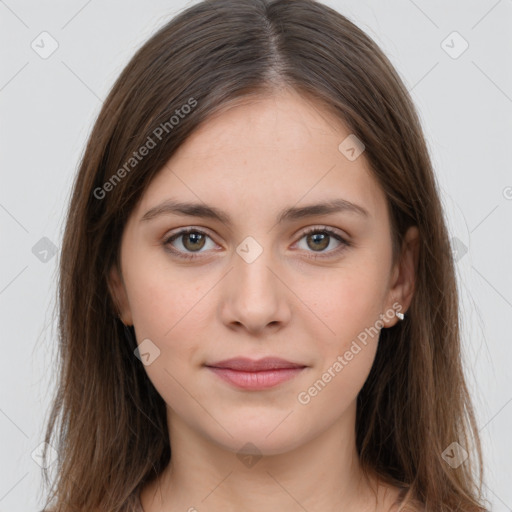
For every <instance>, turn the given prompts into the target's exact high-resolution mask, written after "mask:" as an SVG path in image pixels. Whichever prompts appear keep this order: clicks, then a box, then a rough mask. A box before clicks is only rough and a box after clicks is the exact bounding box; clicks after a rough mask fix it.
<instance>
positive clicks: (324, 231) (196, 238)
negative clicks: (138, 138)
mask: <svg viewBox="0 0 512 512" xmlns="http://www.w3.org/2000/svg"><path fill="white" fill-rule="evenodd" d="M304 238H305V239H306V247H305V248H304V247H302V248H301V249H304V250H305V251H306V252H310V253H313V254H312V255H310V256H308V258H312V259H315V258H327V257H332V256H333V255H338V254H339V253H340V252H341V251H342V250H343V249H345V248H346V247H348V246H350V243H349V242H347V241H346V240H345V239H344V238H343V237H342V236H341V235H340V234H339V233H338V232H337V231H335V230H334V229H332V228H329V227H327V226H323V227H315V228H310V229H308V230H307V231H305V232H303V233H302V236H301V238H300V239H299V242H300V241H302V239H304ZM208 239H209V240H211V237H210V236H209V235H208V234H207V233H206V232H205V231H202V230H201V229H198V228H187V229H182V230H180V231H178V232H177V233H174V234H172V235H171V236H169V237H167V238H166V239H165V240H164V242H163V244H164V246H165V247H166V250H168V251H169V252H171V253H172V254H173V255H176V256H177V257H179V258H183V259H187V260H192V259H195V258H197V257H198V256H196V255H195V254H200V253H202V252H206V251H207V250H208V249H212V248H213V247H210V248H208V246H207V240H208ZM333 240H335V241H336V242H337V244H338V245H337V246H336V247H335V248H334V249H332V248H331V250H329V251H326V250H325V249H327V248H328V247H329V246H330V245H331V242H332V241H333ZM176 241H178V242H179V243H178V244H177V245H178V247H176V245H174V243H175V242H176ZM180 246H181V247H180ZM205 247H206V250H205V251H202V249H204V248H205ZM314 253H317V254H314ZM324 253H327V254H324Z"/></svg>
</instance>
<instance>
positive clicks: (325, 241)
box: [311, 233, 329, 249]
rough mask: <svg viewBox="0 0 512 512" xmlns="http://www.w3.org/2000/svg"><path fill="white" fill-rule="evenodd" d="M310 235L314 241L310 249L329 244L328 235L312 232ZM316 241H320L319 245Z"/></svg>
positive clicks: (324, 246)
mask: <svg viewBox="0 0 512 512" xmlns="http://www.w3.org/2000/svg"><path fill="white" fill-rule="evenodd" d="M311 236H312V237H313V238H314V241H315V244H314V247H311V248H312V249H313V248H317V249H318V248H320V249H325V248H326V247H327V246H328V245H329V242H328V239H329V235H326V234H323V233H314V234H313V235H311ZM316 242H320V245H319V244H318V243H316ZM322 242H323V243H322Z"/></svg>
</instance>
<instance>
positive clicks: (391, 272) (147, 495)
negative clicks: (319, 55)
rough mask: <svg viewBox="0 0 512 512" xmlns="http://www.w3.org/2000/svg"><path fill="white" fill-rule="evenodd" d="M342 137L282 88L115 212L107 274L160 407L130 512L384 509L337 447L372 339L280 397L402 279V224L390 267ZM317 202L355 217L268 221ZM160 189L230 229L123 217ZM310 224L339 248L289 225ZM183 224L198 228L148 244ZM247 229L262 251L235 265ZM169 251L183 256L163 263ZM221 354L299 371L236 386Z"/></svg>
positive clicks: (346, 446) (362, 170)
mask: <svg viewBox="0 0 512 512" xmlns="http://www.w3.org/2000/svg"><path fill="white" fill-rule="evenodd" d="M349 134H350V131H349V130H348V129H347V128H346V127H345V126H344V125H343V124H342V123H341V122H340V121H339V119H337V118H334V117H332V115H331V114H330V113H329V112H326V111H325V110H322V108H321V107H320V106H319V105H316V104H314V103H312V102H311V101H308V100H306V99H305V98H303V97H301V96H299V95H298V94H297V93H295V92H293V91H290V90H286V89H283V90H280V91H278V92H276V93H275V94H273V95H272V96H271V97H265V98H261V99H258V100H252V101H251V102H247V103H246V104H242V105H238V106H236V107H234V108H230V109H227V110H224V111H222V112H221V113H220V114H218V115H215V116H214V117H212V118H210V119H209V120H208V121H207V122H206V123H204V124H203V125H202V126H201V127H200V128H199V129H198V130H196V131H195V132H194V133H193V134H192V135H191V136H190V137H189V138H188V139H187V141H186V142H185V143H184V144H183V145H182V146H181V147H180V148H179V150H178V151H177V152H176V153H175V154H174V155H173V157H172V158H171V159H170V160H169V162H168V164H167V165H166V166H165V167H164V168H163V169H162V170H161V171H160V172H159V174H158V175H157V176H156V177H155V178H154V180H153V181H152V182H151V184H150V186H149V188H148V189H147V191H146V192H145V194H144V196H143V197H142V199H141V201H140V203H139V204H138V206H137V207H136V208H135V210H134V211H133V212H132V215H131V216H130V218H129V220H128V223H127V225H126V227H125V230H124V233H123V237H122V243H121V268H120V269H117V268H115V267H113V268H112V272H111V279H110V285H111V290H112V293H113V294H114V298H115V300H116V303H117V304H118V307H119V311H120V316H121V319H122V320H123V322H124V323H125V324H127V325H132V324H133V325H134V326H135V331H136V335H137V340H138V343H139V344H140V343H141V342H142V340H145V339H146V338H149V339H150V340H151V342H152V343H153V344H154V345H153V346H157V347H158V349H159V350H160V355H159V356H158V357H157V358H156V359H155V360H154V361H153V362H152V363H151V364H149V365H148V366H145V370H146V372H147V374H148V377H149V378H150V379H151V381H152V383H153V384H154V386H155V387H156V389H157V390H158V392H159V393H160V395H161V396H162V397H163V399H164V400H165V402H166V404H167V406H168V407H167V409H168V425H169V435H170V442H171V450H172V459H171V463H170V465H169V467H168V468H167V469H166V471H165V472H164V473H163V474H162V475H161V477H160V478H159V479H158V480H157V481H154V482H152V483H151V484H150V485H148V486H146V487H145V488H144V489H143V491H142V493H141V501H142V504H143V507H144V510H145V512H161V511H164V510H165V511H166V512H169V511H174V510H176V511H177V510H181V511H185V510H190V511H193V510H195V509H197V510H200V511H220V510H222V511H223V512H229V511H235V510H245V511H261V510H265V511H269V512H272V511H280V512H281V511H283V510H286V511H295V510H296V511H303V510H304V509H306V510H308V511H310V512H313V511H322V512H326V511H334V510H344V511H345V512H352V511H359V512H361V511H370V510H372V511H373V510H393V509H394V508H392V506H393V503H394V501H395V500H396V498H397V489H395V488H393V487H391V486H388V485H384V484H382V483H380V484H379V483H378V482H377V480H376V479H375V478H373V477H372V478H370V479H369V480H367V479H366V478H364V477H363V475H362V473H361V469H360V466H359V461H358V457H357V452H356V446H355V413H356V397H357V394H358V392H359V390H360V389H361V388H362V386H363V384H364V382H365V380H366V378H367V376H368V373H369V371H370V368H371V366H372V363H373V360H374V357H375V352H376V348H377V343H378V335H376V336H374V337H373V338H371V337H370V338H369V340H368V343H367V344H366V345H365V346H363V345H361V344H359V345H360V346H361V347H362V349H361V350H360V351H359V352H358V353H357V354H356V355H354V356H353V358H352V359H351V360H350V361H348V363H347V365H346V366H344V367H343V369H342V371H340V372H339V373H336V374H335V375H336V376H335V377H333V378H332V379H331V380H330V382H329V383H328V384H327V385H326V386H325V387H324V388H323V389H322V390H321V392H318V393H317V395H316V396H314V397H312V398H311V400H310V401H309V403H307V404H302V403H300V402H299V401H298V399H297V397H298V395H299V393H300V392H304V391H307V390H308V389H309V388H310V387H311V386H312V384H313V383H314V382H315V381H317V380H318V379H320V378H322V375H323V374H324V373H325V372H326V371H327V369H328V368H329V367H332V365H333V363H334V362H335V361H336V360H337V357H338V356H339V355H343V354H345V352H346V351H347V350H349V349H350V346H351V343H352V342H353V341H354V340H355V339H356V338H357V336H358V334H360V333H361V332H363V331H364V330H365V328H370V327H371V326H374V325H376V323H377V325H378V322H377V321H378V320H379V318H380V315H384V317H383V326H384V327H385V328H389V327H392V326H393V325H394V324H395V323H396V322H397V321H399V320H398V318H397V317H396V316H395V315H394V314H391V313H394V311H395V309H393V304H396V303H399V304H400V305H401V306H402V309H401V311H402V312H405V311H407V308H408V306H409V304H410V301H411V299H412V294H413V290H414V275H415V264H416V261H417V240H418V232H417V229H416V228H414V227H413V228H410V230H409V231H408V233H407V234H406V238H405V243H404V246H403V248H402V252H401V259H400V260H399V261H397V262H395V263H394V262H393V261H392V251H391V230H390V229H391V228H390V220H389V213H388V209H387V203H386V197H385V195H384V193H383V191H382V190H381V188H380V187H379V185H378V184H377V182H376V181H375V179H374V178H373V176H372V174H371V172H370V169H369V166H368V163H367V161H366V159H365V156H364V152H363V154H362V155H361V156H359V157H358V158H357V159H356V160H354V161H350V160H349V159H347V158H346V157H345V155H344V154H342V153H341V152H340V150H339V149H338V146H339V144H340V142H341V141H343V140H344V139H345V138H346V137H347V136H348V135H349ZM334 198H343V199H345V200H347V201H350V202H352V203H355V204H357V205H359V206H361V207H363V208H364V209H366V210H367V212H368V216H366V217H365V216H363V215H358V214H356V213H353V212H349V211H342V212H338V213H331V214H323V215H315V216H309V217H305V218H301V219H296V220H293V221H289V222H283V223H281V224H278V223H277V219H276V217H277V215H278V213H279V212H280V211H281V210H282V209H284V208H287V207H292V206H296V207H297V206H305V205H310V204H314V203H318V202H321V201H325V200H326V199H334ZM167 199H175V200H179V201H192V202H197V203H201V204H203V203H206V204H208V205H212V206H215V207H217V208H218V209H222V210H224V211H225V212H226V214H227V215H229V217H230V218H231V222H232V225H231V226H228V225H227V224H226V223H225V222H221V221H219V220H214V219H209V218H201V217H193V216H188V215H181V214H180V215H175V214H172V213H167V214H162V215H159V216H156V217H154V218H152V219H151V220H145V221H143V220H141V218H142V216H143V215H144V214H145V213H146V212H147V211H148V210H149V209H151V208H153V207H155V206H157V205H159V204H161V203H162V202H163V201H165V200H167ZM325 226H327V227H330V228H332V229H333V230H335V231H336V232H337V233H338V234H339V235H340V236H341V237H342V238H344V239H345V240H347V241H349V243H350V245H348V246H343V244H342V242H339V241H337V240H336V238H334V237H330V238H328V239H327V241H329V240H330V241H329V243H328V244H327V241H326V242H325V243H324V245H322V243H319V242H318V241H316V242H315V239H314V236H313V235H309V236H308V235H304V234H303V233H304V231H305V229H306V228H310V227H314V228H318V231H319V232H320V233H322V228H324V227H325ZM186 227H193V228H197V229H200V230H201V231H203V232H205V233H206V234H207V235H208V236H207V237H206V239H205V240H204V242H201V243H199V244H198V243H197V242H195V245H194V239H192V240H191V239H190V237H187V236H186V235H185V236H182V237H178V238H176V239H175V240H174V241H172V242H168V243H167V245H166V240H168V238H169V237H170V235H172V234H176V232H177V231H179V228H181V229H183V228H186ZM248 236H251V237H252V238H253V239H254V240H256V241H257V243H258V244H259V246H260V247H261V248H262V249H263V252H262V253H261V254H260V255H259V256H258V257H257V258H256V259H255V260H254V261H252V262H250V263H248V262H247V261H246V260H245V259H243V258H242V257H241V256H240V255H239V254H238V253H237V251H236V249H237V247H238V246H239V245H240V244H241V242H243V241H244V239H245V238H246V237H248ZM187 238H188V243H187ZM203 238H204V237H203ZM315 244H316V245H315ZM169 246H171V247H173V248H174V249H175V250H177V251H181V252H182V253H185V254H192V256H195V258H196V259H193V260H190V261H189V260H185V259H180V258H179V257H177V256H174V255H173V254H171V253H170V252H169V251H166V247H169ZM318 246H320V248H318ZM251 247H252V246H251ZM339 247H343V249H342V250H341V251H338V252H336V250H337V248H339ZM194 248H196V249H195V252H194ZM249 251H254V247H252V248H250V249H249ZM252 254H254V252H252ZM322 254H323V255H325V256H326V257H324V258H318V259H313V258H312V257H314V256H315V255H320V256H321V255H322ZM390 312H391V313H390ZM238 356H244V357H249V358H252V359H259V358H261V357H265V356H277V357H281V358H283V359H286V360H289V361H293V362H298V363H301V364H304V365H306V366H307V368H306V369H305V370H303V371H302V372H301V373H300V374H298V375H297V376H295V377H294V378H293V379H291V380H289V381H286V382H284V383H281V384H279V385H278V386H275V387H274V388H271V389H267V390H264V391H247V390H240V389H238V388H235V387H233V386H232V385H230V384H228V383H226V382H224V381H223V380H221V379H220V378H219V377H218V376H217V375H215V374H214V373H213V372H212V371H211V370H209V369H208V368H206V367H205V366H204V364H205V363H213V362H215V361H219V360H222V359H227V358H231V357H238ZM247 443H252V445H254V446H255V447H257V450H258V453H259V454H260V455H261V456H262V457H261V458H259V459H258V460H257V462H256V463H255V464H252V465H251V466H250V467H249V465H248V464H247V465H246V464H244V463H243V462H242V461H241V460H240V458H239V457H237V454H238V455H240V454H243V453H246V454H247V453H251V449H249V448H245V449H244V448H242V447H244V446H245V445H246V444H247ZM254 460H255V459H253V461H254ZM370 485H373V487H371V486H370ZM192 507H195V509H193V508H192Z"/></svg>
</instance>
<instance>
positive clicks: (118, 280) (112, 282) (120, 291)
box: [107, 264, 133, 325]
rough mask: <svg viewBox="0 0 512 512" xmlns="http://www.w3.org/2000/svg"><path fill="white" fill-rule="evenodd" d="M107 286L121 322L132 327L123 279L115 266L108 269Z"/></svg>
mask: <svg viewBox="0 0 512 512" xmlns="http://www.w3.org/2000/svg"><path fill="white" fill-rule="evenodd" d="M107 285H108V289H109V292H110V295H111V297H112V300H113V301H114V304H115V305H116V308H117V311H118V313H119V317H120V318H121V321H122V322H123V323H124V324H125V325H133V319H132V313H131V310H130V304H129V302H128V295H127V293H126V287H125V285H124V281H123V277H122V275H121V273H120V272H119V269H118V268H117V265H116V264H114V265H112V267H111V269H110V272H109V276H108V280H107Z"/></svg>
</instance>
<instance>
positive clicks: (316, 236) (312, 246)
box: [299, 226, 350, 258]
mask: <svg viewBox="0 0 512 512" xmlns="http://www.w3.org/2000/svg"><path fill="white" fill-rule="evenodd" d="M302 239H306V248H305V250H306V251H308V252H313V253H320V254H318V255H317V254H313V255H312V256H308V257H309V258H324V257H331V256H333V255H338V254H339V253H340V252H341V251H342V250H343V249H345V248H346V247H348V246H350V243H349V242H347V241H346V240H345V239H344V238H343V237H342V236H341V235H340V234H339V233H338V232H337V231H335V230H334V229H332V228H329V227H327V226H323V227H321V228H320V227H315V228H310V229H308V230H307V231H305V232H304V233H303V234H302V237H301V238H300V240H299V242H300V241H301V240H302ZM333 240H335V241H336V242H337V244H338V245H337V246H336V247H335V248H334V249H332V248H331V250H329V251H325V249H326V248H327V247H329V246H330V245H331V242H332V241H333ZM324 253H327V254H324Z"/></svg>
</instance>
